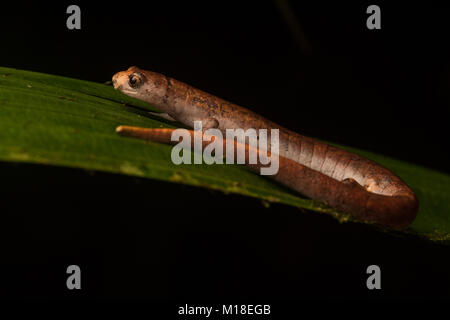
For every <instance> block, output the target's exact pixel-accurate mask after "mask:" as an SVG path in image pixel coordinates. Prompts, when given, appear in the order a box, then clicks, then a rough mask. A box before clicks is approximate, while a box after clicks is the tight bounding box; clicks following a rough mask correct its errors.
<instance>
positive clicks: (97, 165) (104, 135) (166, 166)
mask: <svg viewBox="0 0 450 320" xmlns="http://www.w3.org/2000/svg"><path fill="white" fill-rule="evenodd" d="M146 110H153V109H152V107H151V106H149V105H148V104H146V103H144V102H142V101H139V100H136V99H132V98H130V97H127V96H125V95H123V94H121V93H120V92H118V91H116V90H114V89H113V88H112V87H111V86H107V85H104V84H99V83H93V82H89V81H83V80H76V79H70V78H65V77H60V76H54V75H47V74H42V73H36V72H29V71H22V70H16V69H10V68H0V126H1V128H2V130H1V131H0V160H1V161H8V162H31V163H40V164H47V165H56V166H67V167H77V168H84V169H89V170H102V171H107V172H113V173H120V174H127V175H134V176H140V177H146V178H152V179H159V180H164V181H171V182H175V183H184V184H189V185H193V186H200V187H205V188H210V189H215V190H220V191H223V192H226V193H228V192H232V193H239V194H243V195H246V196H251V197H257V198H260V199H262V200H263V201H264V202H265V203H269V202H280V203H284V204H287V205H291V206H295V207H298V208H302V209H308V210H312V211H316V212H323V213H328V214H331V215H332V216H334V217H336V218H337V219H339V220H340V221H342V222H344V221H354V220H353V219H352V218H351V217H349V216H348V215H345V214H339V213H337V212H335V211H334V210H332V209H330V208H328V207H327V206H325V205H323V204H321V203H318V202H316V201H312V200H309V199H305V198H302V197H301V196H299V195H297V194H295V193H294V192H292V191H290V190H287V189H286V188H283V187H282V186H280V185H278V184H276V183H274V182H272V181H271V180H269V179H267V178H265V177H262V176H259V175H256V174H254V173H252V172H250V171H249V170H247V169H246V168H245V167H243V166H238V165H180V166H176V165H174V164H173V163H172V161H171V160H170V152H171V147H170V146H167V145H162V144H157V143H150V142H145V141H140V140H136V139H127V138H123V137H120V136H118V135H117V134H116V133H115V128H116V127H117V126H118V125H134V126H142V127H149V128H150V127H170V126H171V125H169V124H168V123H166V122H164V121H162V120H155V119H154V117H153V118H152V117H149V116H148V114H147V111H146ZM153 111H155V110H153ZM343 148H345V149H348V150H351V151H353V152H355V153H358V154H361V155H363V156H365V157H367V158H369V159H372V160H375V161H377V162H379V163H381V164H383V165H384V166H386V167H387V168H389V169H391V170H392V171H393V172H395V173H396V174H398V175H399V176H400V177H401V178H403V179H404V180H405V181H406V182H407V183H408V184H409V185H410V186H411V187H412V189H413V190H414V191H415V192H416V194H417V196H418V198H419V201H420V210H419V213H418V216H417V218H416V220H415V221H414V222H413V224H412V225H411V226H410V227H409V228H408V229H406V230H405V231H403V232H401V234H402V233H414V234H417V235H419V236H421V237H424V238H427V239H429V240H432V241H439V242H444V243H450V219H449V214H450V201H449V197H450V177H449V176H448V175H445V174H442V173H439V172H436V171H433V170H429V169H426V168H423V167H420V166H417V165H414V164H410V163H406V162H402V161H398V160H395V159H391V158H388V157H384V156H382V155H376V154H373V153H369V152H365V151H361V150H356V149H352V148H348V147H343ZM388 231H389V232H390V230H388Z"/></svg>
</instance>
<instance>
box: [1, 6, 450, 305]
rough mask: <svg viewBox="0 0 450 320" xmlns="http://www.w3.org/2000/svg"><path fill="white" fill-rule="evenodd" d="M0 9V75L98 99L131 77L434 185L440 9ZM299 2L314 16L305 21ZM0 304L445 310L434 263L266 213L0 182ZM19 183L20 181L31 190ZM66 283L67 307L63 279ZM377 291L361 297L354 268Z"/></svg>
mask: <svg viewBox="0 0 450 320" xmlns="http://www.w3.org/2000/svg"><path fill="white" fill-rule="evenodd" d="M75 3H76V4H78V5H79V6H80V7H81V20H82V22H81V23H82V28H81V30H68V29H67V28H66V19H67V16H68V15H67V14H66V13H65V12H66V8H67V6H68V5H70V4H72V3H69V2H60V3H55V4H42V3H41V2H39V3H38V2H36V3H35V4H26V3H22V2H21V3H17V4H8V5H4V4H2V8H1V19H0V30H1V35H2V37H1V38H2V40H1V41H2V44H1V50H0V58H1V65H2V66H7V67H15V68H20V69H27V70H34V71H39V72H46V73H52V74H60V75H65V76H70V77H75V78H80V79H86V80H92V81H97V82H105V81H108V80H110V79H111V76H112V75H113V74H114V73H116V72H118V71H120V70H124V69H126V68H128V67H129V66H131V65H136V66H139V67H140V68H143V69H148V70H152V71H156V72H160V73H163V74H166V75H168V76H171V77H173V78H176V79H179V80H182V81H184V82H187V83H189V84H192V85H194V86H196V87H198V88H201V89H203V90H205V91H207V92H210V93H213V94H215V95H217V96H220V97H222V98H225V99H227V100H230V101H233V102H235V103H237V104H239V105H242V106H246V107H248V108H249V109H252V110H254V111H256V112H258V113H260V114H262V115H264V116H266V117H267V118H269V119H271V120H273V121H275V122H277V123H279V124H281V125H283V126H285V127H288V128H290V129H292V130H294V131H297V132H299V133H302V134H305V135H309V136H313V137H317V138H321V139H325V140H329V141H333V142H337V143H342V144H345V145H349V146H354V147H358V148H361V149H365V150H370V151H374V152H377V153H381V154H385V155H388V156H392V157H395V158H399V159H403V160H406V161H409V162H412V163H416V164H420V165H423V166H426V167H429V168H433V169H436V170H439V171H442V172H447V173H448V172H449V170H448V166H447V164H448V161H449V153H448V148H447V146H448V143H447V136H448V135H447V124H448V119H449V103H450V45H449V41H448V40H449V38H450V37H449V35H450V23H449V19H448V16H447V14H448V9H449V7H448V6H447V7H445V6H443V5H442V4H437V3H432V2H427V3H426V4H425V3H420V5H419V4H411V3H410V2H404V3H399V2H396V3H397V4H392V3H391V4H388V3H380V2H378V3H377V4H378V5H380V7H381V12H382V29H381V30H368V29H367V28H366V19H367V16H368V15H367V14H366V8H367V6H368V5H370V4H372V3H369V2H359V3H356V2H355V3H342V1H339V2H337V1H336V2H332V1H329V3H327V2H322V1H310V2H304V1H292V2H291V6H292V11H291V12H293V13H294V14H295V16H296V17H297V19H298V21H299V23H300V25H301V28H302V30H303V32H304V34H305V37H306V42H305V41H303V42H300V41H298V40H297V38H296V37H295V36H294V35H293V33H292V32H291V31H292V30H291V29H290V28H289V24H288V23H287V21H286V19H285V17H284V16H283V14H282V13H281V10H279V7H278V6H277V2H276V1H259V2H250V1H248V2H244V1H220V2H219V1H210V2H194V1H192V2H187V1H184V2H181V1H180V2H169V1H163V2H161V1H145V2H137V1H134V2H133V1H129V2H127V1H122V2H103V3H102V2H97V3H96V4H93V3H89V2H80V1H78V2H75ZM313 3H314V4H313ZM1 167H2V168H1V171H0V172H1V176H2V177H4V178H5V181H9V182H8V184H3V185H2V187H1V192H2V199H3V200H2V210H1V211H2V218H1V219H2V220H3V221H2V223H1V246H2V248H1V250H2V255H1V260H2V263H1V268H2V271H3V272H2V274H3V275H8V276H6V277H5V279H4V280H3V282H2V285H1V286H0V288H1V289H0V290H1V291H0V292H1V294H2V296H13V297H58V298H69V299H70V298H83V297H106V298H151V299H170V300H176V301H179V302H181V303H186V302H188V301H192V300H196V301H205V300H207V301H213V302H216V303H221V302H223V301H225V300H226V301H230V300H233V299H234V300H237V299H247V301H251V302H254V303H257V302H260V301H265V302H271V301H272V302H273V301H276V300H278V299H283V298H294V299H299V298H329V297H353V298H376V299H378V298H393V297H448V296H449V295H450V272H449V271H448V270H449V267H450V261H449V259H448V256H449V252H448V248H447V247H444V246H440V245H435V244H430V243H428V242H425V241H422V240H420V239H416V238H413V237H411V238H410V237H408V238H404V237H402V238H399V237H395V236H393V235H387V234H383V233H380V232H378V231H377V230H376V229H375V228H373V227H368V226H361V225H357V224H343V225H341V224H339V223H338V222H337V221H335V220H334V219H332V218H330V217H328V216H324V215H319V214H311V213H309V212H302V211H299V210H297V209H293V208H289V207H287V206H282V205H271V206H270V207H269V208H266V207H264V206H263V205H262V204H261V202H260V201H257V200H254V199H247V198H244V197H240V196H236V195H223V194H221V193H217V192H212V191H206V190H202V189H197V188H190V187H186V186H180V185H173V184H168V183H167V184H166V183H161V182H154V181H149V180H144V179H137V178H132V177H121V176H115V175H109V174H105V173H100V172H86V171H83V170H73V169H63V168H53V167H48V168H42V167H41V166H35V165H16V164H8V163H4V164H2V165H1ZM30 177H32V178H30ZM69 264H78V265H80V267H81V269H82V286H83V288H82V290H81V291H79V292H72V291H69V290H67V289H66V287H65V279H66V276H67V275H66V273H65V268H66V267H67V266H68V265H69ZM370 264H377V265H379V266H380V267H381V270H382V290H380V291H376V292H374V291H369V290H367V288H366V286H365V281H366V278H367V275H366V273H365V270H366V268H367V266H368V265H370Z"/></svg>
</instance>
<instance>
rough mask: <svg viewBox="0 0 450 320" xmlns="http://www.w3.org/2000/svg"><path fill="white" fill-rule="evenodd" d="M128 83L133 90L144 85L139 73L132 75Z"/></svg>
mask: <svg viewBox="0 0 450 320" xmlns="http://www.w3.org/2000/svg"><path fill="white" fill-rule="evenodd" d="M128 83H129V85H130V87H132V88H135V89H136V88H139V87H140V86H141V84H142V77H141V76H140V75H139V74H137V73H133V74H131V75H130V78H129V80H128Z"/></svg>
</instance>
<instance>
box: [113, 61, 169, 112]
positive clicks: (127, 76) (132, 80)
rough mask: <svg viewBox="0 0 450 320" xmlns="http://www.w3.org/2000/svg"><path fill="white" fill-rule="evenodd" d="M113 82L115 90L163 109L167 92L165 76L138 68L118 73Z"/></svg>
mask: <svg viewBox="0 0 450 320" xmlns="http://www.w3.org/2000/svg"><path fill="white" fill-rule="evenodd" d="M112 82H113V85H114V89H116V90H119V91H121V92H122V93H124V94H126V95H128V96H130V97H134V98H137V99H140V100H144V101H146V102H148V103H150V104H152V105H154V106H155V107H161V104H162V103H164V96H165V95H166V92H167V79H166V77H164V76H163V75H161V74H159V73H155V72H151V71H147V70H142V69H139V68H138V67H130V68H128V70H125V71H120V72H118V73H116V74H115V75H114V76H113V78H112Z"/></svg>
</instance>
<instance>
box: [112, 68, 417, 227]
mask: <svg viewBox="0 0 450 320" xmlns="http://www.w3.org/2000/svg"><path fill="white" fill-rule="evenodd" d="M113 84H114V87H115V88H116V89H118V90H120V91H122V92H123V93H125V94H127V95H129V96H132V97H135V98H137V99H140V100H143V101H146V102H148V103H150V104H151V105H153V106H155V107H157V108H158V109H160V110H161V111H163V112H165V113H167V114H168V115H170V116H171V117H172V118H174V119H176V120H177V121H179V122H181V123H184V124H185V125H187V126H189V127H193V123H194V121H202V122H203V129H208V128H218V129H220V130H221V131H222V132H223V134H225V130H226V129H237V128H242V129H244V130H246V129H249V128H254V129H279V137H280V150H279V155H280V167H279V172H278V174H277V175H275V176H274V177H273V178H274V179H275V180H277V181H279V182H280V183H282V184H284V185H286V186H288V187H290V188H292V189H294V190H296V191H298V192H299V193H301V194H304V195H306V196H308V197H310V198H312V199H316V200H320V201H324V202H326V203H327V204H328V205H330V206H332V207H334V208H336V209H338V210H341V211H343V212H348V213H351V214H353V215H354V216H355V217H357V218H359V219H361V220H364V221H370V222H376V223H380V224H383V225H385V226H389V227H392V228H395V229H401V228H404V227H406V226H407V225H409V224H410V223H411V222H412V221H413V220H414V218H415V216H416V214H417V210H418V201H417V198H416V196H415V194H414V192H413V191H412V190H411V189H410V188H409V187H408V186H407V185H406V184H405V183H404V182H403V181H402V180H401V179H400V178H399V177H397V176H396V175H394V174H393V173H392V172H391V171H389V170H388V169H386V168H384V167H382V166H380V165H379V164H377V163H375V162H373V161H371V160H368V159H366V158H363V157H361V156H358V155H356V154H353V153H350V152H348V151H345V150H342V149H339V148H336V147H333V146H330V145H327V144H325V143H322V142H319V141H316V140H314V139H311V138H308V137H305V136H302V135H299V134H298V133H295V132H293V131H290V130H288V129H286V128H283V127H281V126H279V125H277V124H275V123H273V122H272V121H269V120H267V119H265V118H263V117H261V116H260V115H258V114H256V113H254V112H252V111H250V110H248V109H245V108H243V107H240V106H237V105H235V104H233V103H230V102H228V101H225V100H223V99H220V98H218V97H215V96H213V95H211V94H209V93H206V92H203V91H201V90H199V89H196V88H193V87H191V86H189V85H187V84H185V83H183V82H180V81H178V80H175V79H172V78H169V77H166V76H164V75H161V74H159V73H155V72H151V71H146V70H142V69H139V68H137V67H130V68H129V69H128V70H126V71H122V72H119V73H117V74H115V75H114V77H113ZM118 129H119V128H118ZM171 131H172V130H168V129H166V130H161V129H159V130H158V129H143V128H132V127H123V126H122V127H121V129H119V130H118V132H119V133H121V134H122V135H126V136H134V137H137V138H144V139H149V140H156V141H160V142H163V143H171V141H170V135H169V134H170V133H171ZM257 166H259V165H257ZM253 167H254V166H253Z"/></svg>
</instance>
